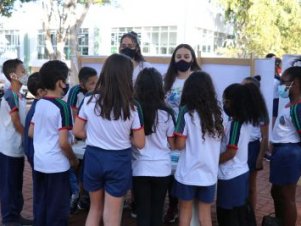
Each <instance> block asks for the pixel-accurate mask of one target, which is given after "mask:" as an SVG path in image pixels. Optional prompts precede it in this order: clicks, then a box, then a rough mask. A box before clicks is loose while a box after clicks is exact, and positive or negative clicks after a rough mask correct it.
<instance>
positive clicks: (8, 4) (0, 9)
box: [0, 0, 34, 16]
mask: <svg viewBox="0 0 301 226" xmlns="http://www.w3.org/2000/svg"><path fill="white" fill-rule="evenodd" d="M16 1H17V0H1V2H0V15H3V16H11V14H12V11H13V9H14V4H15V2H16ZM30 1H34V0H20V2H21V3H24V2H30Z"/></svg>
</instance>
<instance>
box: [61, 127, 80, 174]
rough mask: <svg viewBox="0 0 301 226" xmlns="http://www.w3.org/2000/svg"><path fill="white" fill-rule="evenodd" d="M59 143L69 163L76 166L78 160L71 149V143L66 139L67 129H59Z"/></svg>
mask: <svg viewBox="0 0 301 226" xmlns="http://www.w3.org/2000/svg"><path fill="white" fill-rule="evenodd" d="M59 144H60V147H61V149H62V151H63V153H64V155H65V156H66V157H67V158H68V160H69V161H70V165H71V166H72V167H74V168H76V167H77V166H78V163H79V161H78V159H77V158H76V155H75V154H74V152H73V150H72V147H71V144H70V143H69V141H68V130H66V129H62V130H60V131H59Z"/></svg>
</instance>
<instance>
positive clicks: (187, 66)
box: [164, 44, 200, 223]
mask: <svg viewBox="0 0 301 226" xmlns="http://www.w3.org/2000/svg"><path fill="white" fill-rule="evenodd" d="M198 70H200V66H199V65H198V62H197V58H196V55H195V52H194V50H193V48H192V47H191V46H190V45H188V44H180V45H178V46H177V47H176V48H175V50H174V52H173V54H172V56H171V59H170V63H169V66H168V69H167V73H166V75H165V77H164V92H165V95H166V96H165V101H166V103H167V104H168V105H169V106H170V107H171V108H172V109H173V110H174V112H175V116H176V117H177V116H178V113H179V107H180V101H181V95H182V90H183V87H184V83H185V81H186V79H187V78H188V77H189V76H190V74H191V73H192V72H194V71H198ZM179 155H180V152H179V151H173V152H171V159H172V167H173V169H172V170H173V174H174V171H175V168H176V165H177V162H178V158H179ZM173 181H174V176H173V175H172V176H171V180H170V184H169V188H168V193H169V197H168V198H169V205H168V210H167V213H166V215H165V217H164V221H165V223H173V222H175V220H176V218H177V217H178V200H177V199H176V198H175V197H173V196H172V195H171V189H172V184H173Z"/></svg>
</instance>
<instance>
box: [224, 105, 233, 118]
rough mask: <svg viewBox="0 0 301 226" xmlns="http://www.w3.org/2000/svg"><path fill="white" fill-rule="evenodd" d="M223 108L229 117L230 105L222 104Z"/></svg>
mask: <svg viewBox="0 0 301 226" xmlns="http://www.w3.org/2000/svg"><path fill="white" fill-rule="evenodd" d="M223 109H224V112H225V113H226V115H228V116H229V117H231V116H232V115H231V111H230V107H229V106H227V105H225V104H224V105H223Z"/></svg>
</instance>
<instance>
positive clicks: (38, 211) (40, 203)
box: [29, 60, 78, 226]
mask: <svg viewBox="0 0 301 226" xmlns="http://www.w3.org/2000/svg"><path fill="white" fill-rule="evenodd" d="M68 72H69V69H68V67H67V65H66V64H65V63H63V62H62V61H59V60H53V61H48V62H46V63H45V64H44V65H43V66H42V67H41V69H40V76H41V80H42V83H43V85H44V87H45V89H46V92H47V96H45V97H44V98H42V99H40V100H39V101H38V102H37V104H36V109H35V113H34V115H33V117H32V122H31V125H30V127H29V136H32V137H33V143H34V150H35V152H34V177H33V183H34V187H35V189H34V217H35V219H34V225H44V226H48V225H49V226H50V225H51V226H56V225H57V226H63V225H67V224H68V214H69V197H70V196H69V194H70V184H69V169H70V165H71V166H73V167H76V166H77V165H78V160H77V158H76V156H75V155H74V153H73V151H72V147H71V144H70V142H69V138H70V135H71V134H70V133H69V130H71V129H72V115H71V109H70V107H68V105H67V103H66V102H64V101H63V100H61V98H62V97H63V96H64V95H66V93H67V91H68V90H67V89H66V88H67V87H68V86H67V84H66V80H67V77H68ZM46 109H47V110H46Z"/></svg>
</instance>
